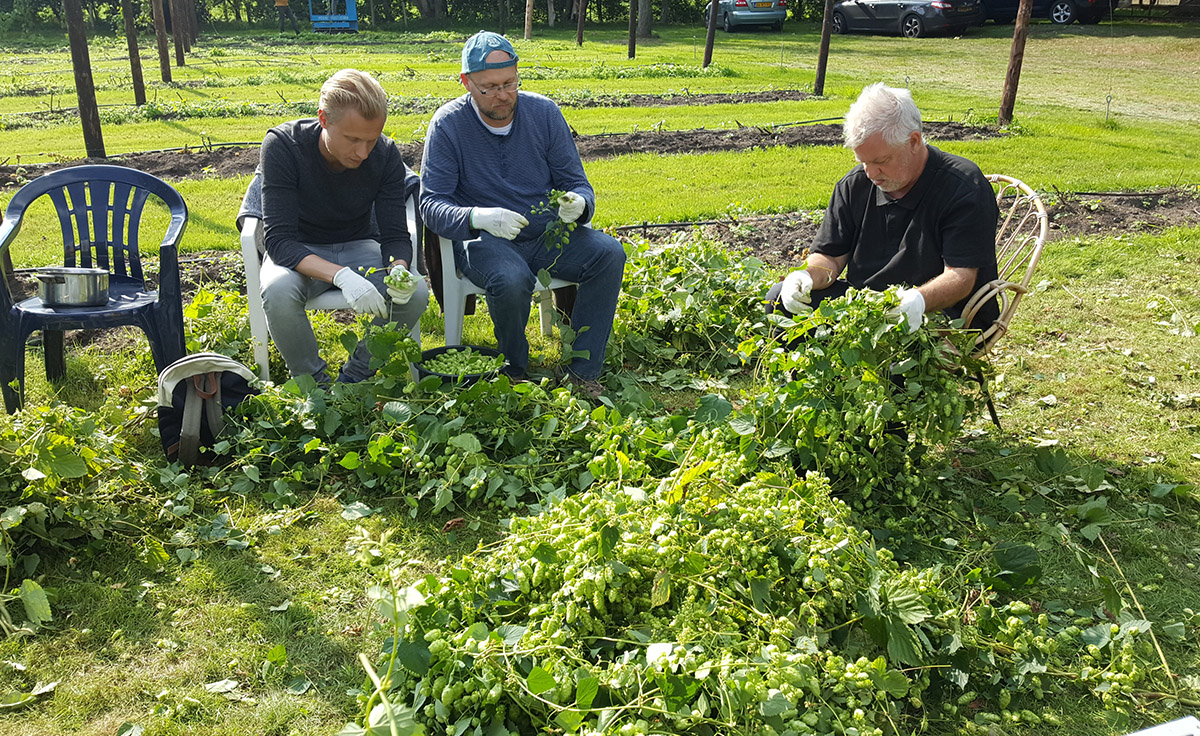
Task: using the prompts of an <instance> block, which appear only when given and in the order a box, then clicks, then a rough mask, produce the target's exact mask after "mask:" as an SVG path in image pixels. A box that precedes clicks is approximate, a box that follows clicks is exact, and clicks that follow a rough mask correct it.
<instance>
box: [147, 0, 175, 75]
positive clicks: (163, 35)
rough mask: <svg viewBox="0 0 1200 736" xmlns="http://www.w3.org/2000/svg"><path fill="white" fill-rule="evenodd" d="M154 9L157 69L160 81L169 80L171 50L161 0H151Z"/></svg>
mask: <svg viewBox="0 0 1200 736" xmlns="http://www.w3.org/2000/svg"><path fill="white" fill-rule="evenodd" d="M150 5H151V10H153V11H154V37H155V39H157V41H158V70H159V73H160V74H161V75H162V81H164V82H170V81H171V52H170V50H169V49H168V47H167V22H166V19H164V18H163V0H151V2H150Z"/></svg>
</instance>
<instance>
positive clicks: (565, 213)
mask: <svg viewBox="0 0 1200 736" xmlns="http://www.w3.org/2000/svg"><path fill="white" fill-rule="evenodd" d="M557 204H558V219H560V220H562V221H563V222H575V221H576V220H578V219H579V216H580V215H582V214H583V210H584V209H585V208H586V207H587V200H586V199H584V198H583V196H582V195H580V194H576V193H575V192H567V193H566V194H564V195H562V196H561V197H559V198H558V202H557Z"/></svg>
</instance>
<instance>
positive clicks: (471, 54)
mask: <svg viewBox="0 0 1200 736" xmlns="http://www.w3.org/2000/svg"><path fill="white" fill-rule="evenodd" d="M493 51H503V52H505V53H506V54H508V55H509V57H510V58H508V59H505V60H503V61H492V62H489V61H488V60H487V57H488V54H490V53H492V52H493ZM516 63H517V52H516V51H513V47H512V44H511V43H509V42H508V39H507V38H505V37H504V36H501V35H500V34H499V33H492V32H491V31H480V32H479V33H476V34H475V35H474V36H471V37H470V38H468V39H467V42H466V43H465V44H463V50H462V73H463V74H471V73H473V72H481V71H483V70H484V69H503V68H504V67H506V66H513V65H514V64H516Z"/></svg>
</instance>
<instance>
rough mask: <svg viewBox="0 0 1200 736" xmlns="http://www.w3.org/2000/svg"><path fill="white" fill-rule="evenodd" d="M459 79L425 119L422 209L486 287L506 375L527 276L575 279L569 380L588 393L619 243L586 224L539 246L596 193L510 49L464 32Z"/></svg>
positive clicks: (566, 132)
mask: <svg viewBox="0 0 1200 736" xmlns="http://www.w3.org/2000/svg"><path fill="white" fill-rule="evenodd" d="M459 81H461V82H462V85H463V87H464V88H465V89H466V92H467V93H466V94H465V95H463V96H462V97H459V98H458V99H456V100H453V101H451V102H448V103H446V104H445V105H443V106H442V107H441V108H439V109H438V111H437V112H436V113H434V116H433V119H432V120H431V121H430V123H429V132H428V134H427V135H426V138H425V154H424V158H423V163H422V171H421V215H422V217H423V218H424V220H425V223H426V224H427V225H428V226H429V227H430V228H432V229H433V230H434V232H437V233H438V234H440V235H443V236H445V237H448V238H451V239H453V240H454V241H456V242H455V247H454V260H455V263H456V265H457V266H458V269H459V270H460V271H461V272H462V273H463V274H464V275H466V276H467V278H469V279H471V280H472V281H474V282H475V283H476V284H478V285H480V286H482V287H483V288H484V290H485V291H486V294H487V301H488V309H489V311H490V312H491V316H492V324H493V326H494V330H495V334H496V342H497V343H498V344H499V347H500V350H501V352H503V353H504V355H505V357H506V358H507V359H508V369H507V370H508V371H509V372H510V375H513V376H515V377H521V376H523V375H524V374H525V370H526V368H527V367H528V364H529V342H528V340H527V339H526V337H525V325H526V323H527V321H528V320H529V310H530V298H531V296H532V294H533V288H534V285H535V283H536V279H535V276H534V274H536V273H537V272H538V271H539V270H540V269H543V268H544V269H547V270H548V271H549V272H550V275H551V276H553V277H556V278H561V279H564V280H567V281H574V282H577V283H578V284H579V293H578V295H577V296H576V299H575V308H574V310H572V312H571V326H572V328H573V329H574V330H575V331H576V338H575V343H574V345H573V348H574V350H575V351H577V352H579V353H582V354H584V355H583V356H581V357H575V358H573V359H572V361H571V363H570V365H569V366H568V374H569V375H568V379H569V380H570V381H571V382H572V383H574V384H575V385H577V386H579V387H580V388H582V389H583V390H584V391H585V392H587V393H588V394H590V395H592V396H598V395H599V394H600V393H601V391H603V387H602V386H601V385H600V384H599V382H598V380H597V379H599V377H600V373H601V370H602V368H603V366H604V349H605V347H606V346H607V344H608V337H609V334H610V333H611V332H612V322H613V316H614V314H615V313H616V306H617V296H618V294H619V293H620V290H621V277H622V275H623V274H624V271H625V251H624V250H623V249H622V248H621V244H620V243H618V242H617V241H616V239H615V238H613V237H612V236H610V235H607V234H605V233H603V232H599V231H597V230H593V229H591V228H586V227H581V228H576V229H574V230H572V231H571V232H570V239H569V241H568V242H567V243H566V245H564V246H563V248H562V250H561V251H558V250H555V249H550V248H547V246H546V243H545V234H544V233H545V229H546V225H547V224H548V223H549V222H550V220H551V219H552V218H555V217H557V218H558V219H561V220H562V221H563V222H567V223H571V222H579V223H586V222H588V221H589V220H591V217H592V214H593V212H594V211H595V193H594V192H593V191H592V185H591V184H590V183H588V180H587V176H586V175H585V174H584V172H583V163H582V162H581V161H580V159H579V151H578V149H576V148H575V141H574V138H573V137H572V135H571V129H570V127H568V126H567V121H566V120H565V119H563V115H562V112H561V111H560V110H559V109H558V106H557V105H555V104H554V102H552V101H551V100H549V99H547V98H546V97H543V96H542V95H539V94H535V93H532V92H525V91H519V88H520V86H521V79H520V76H519V75H518V73H517V53H516V51H514V50H513V47H512V44H511V43H509V42H508V39H506V38H505V37H504V36H501V35H499V34H496V33H491V32H489V31H480V32H479V33H476V34H475V35H474V36H471V38H469V39H467V42H466V44H465V45H464V46H463V51H462V71H461V74H459ZM551 190H560V191H563V192H566V194H564V195H562V196H561V197H559V198H558V200H557V201H556V202H554V203H552V204H554V205H555V206H556V207H557V212H553V211H552V212H547V213H538V214H534V213H533V209H534V207H535V206H537V205H539V204H540V203H541V202H544V201H545V199H546V195H547V193H549V192H550V191H551ZM465 241H471V242H469V243H466V244H465V245H464V243H465ZM584 356H585V357H584Z"/></svg>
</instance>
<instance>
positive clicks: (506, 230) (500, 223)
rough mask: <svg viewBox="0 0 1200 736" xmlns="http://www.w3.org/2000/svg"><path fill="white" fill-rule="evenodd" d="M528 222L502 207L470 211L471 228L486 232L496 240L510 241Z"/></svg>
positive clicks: (516, 213) (520, 215) (519, 214)
mask: <svg viewBox="0 0 1200 736" xmlns="http://www.w3.org/2000/svg"><path fill="white" fill-rule="evenodd" d="M528 224H529V220H526V219H525V217H524V216H523V215H522V214H521V213H519V212H513V211H512V210H506V209H504V208H503V207H475V208H472V209H471V227H473V228H475V229H476V230H486V231H488V232H489V233H491V234H492V235H495V236H496V237H497V238H504V239H505V240H512V239H513V238H515V237H517V233H519V232H521V228H523V227H525V226H526V225H528Z"/></svg>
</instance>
